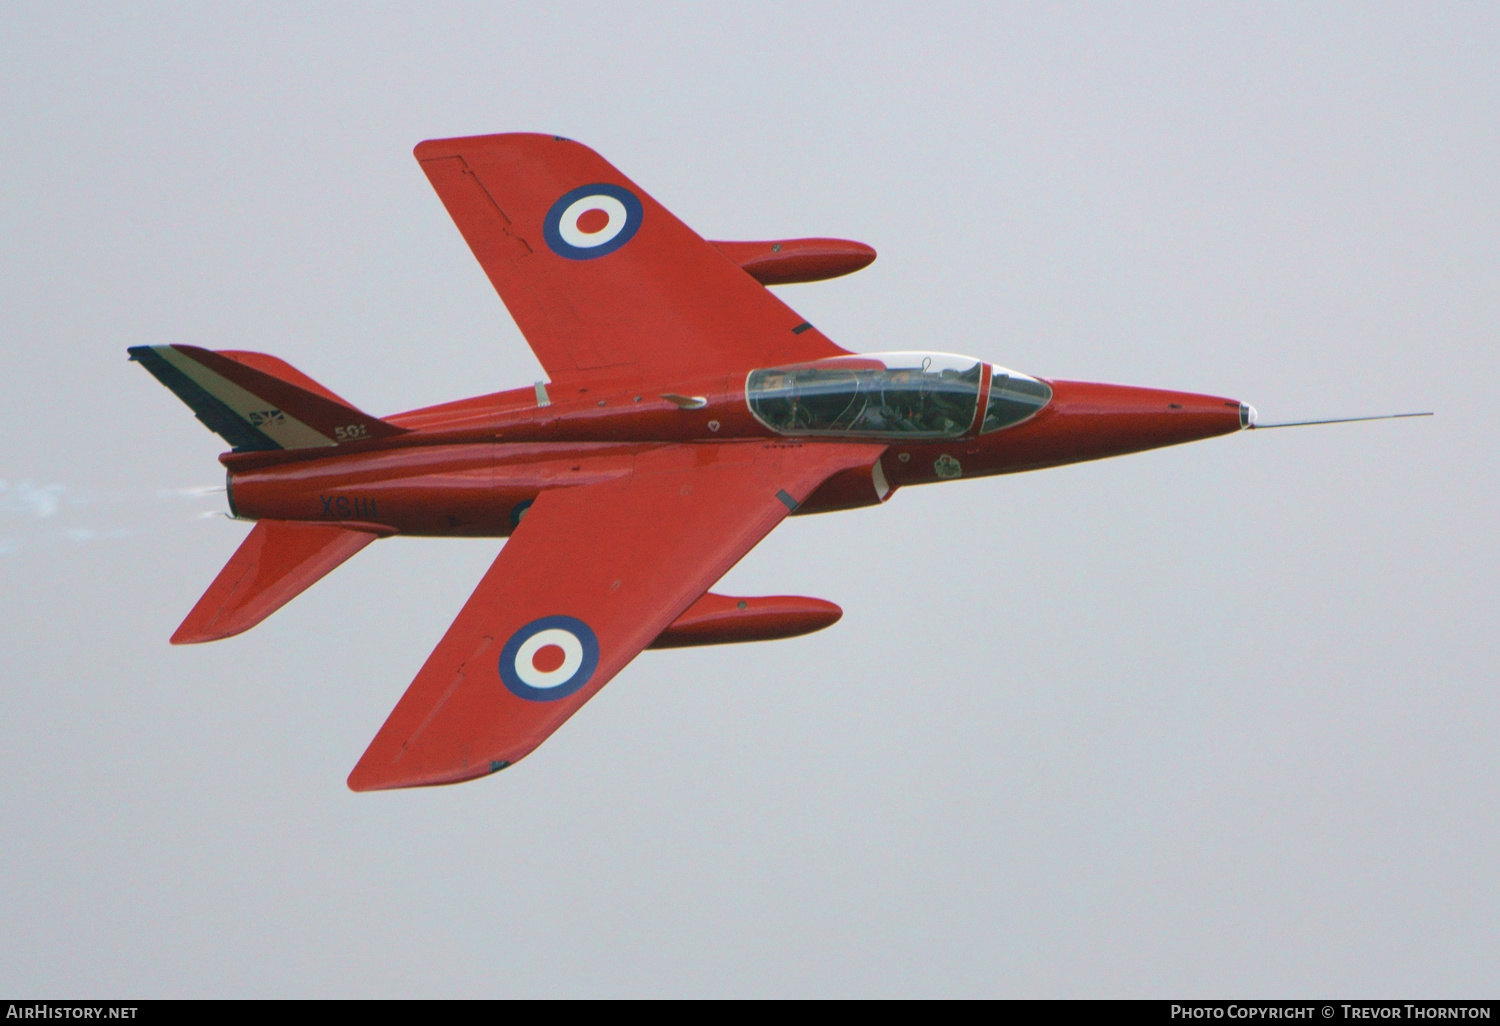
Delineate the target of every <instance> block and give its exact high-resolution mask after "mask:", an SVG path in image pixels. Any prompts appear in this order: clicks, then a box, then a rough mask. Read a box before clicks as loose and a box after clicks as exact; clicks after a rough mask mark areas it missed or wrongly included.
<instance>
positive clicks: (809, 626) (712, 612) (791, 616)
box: [646, 592, 844, 648]
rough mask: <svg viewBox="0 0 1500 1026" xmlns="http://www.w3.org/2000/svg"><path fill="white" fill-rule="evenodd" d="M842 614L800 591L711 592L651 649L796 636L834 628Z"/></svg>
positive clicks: (837, 609)
mask: <svg viewBox="0 0 1500 1026" xmlns="http://www.w3.org/2000/svg"><path fill="white" fill-rule="evenodd" d="M843 615H844V611H843V610H842V609H840V608H839V607H838V606H836V605H834V604H833V603H832V602H824V601H823V600H822V599H815V598H804V597H802V596H801V595H770V596H766V597H763V598H735V597H733V596H730V595H715V594H714V593H713V592H709V593H708V594H706V595H704V596H703V597H702V598H700V599H699V600H698V601H697V602H694V603H693V604H692V605H691V606H689V607H688V608H687V611H686V612H684V613H683V614H682V615H681V616H679V617H678V618H677V619H676V620H673V621H672V626H670V627H668V628H667V629H666V630H664V631H662V632H661V634H659V635H657V638H656V640H655V641H653V642H652V643H651V644H649V645H647V646H646V647H647V648H689V647H692V646H696V645H730V644H735V643H738V642H742V641H775V640H778V639H780V638H795V637H799V636H800V635H803V634H811V633H812V632H813V631H820V630H822V629H823V628H824V627H832V626H833V625H834V624H836V623H838V621H839V618H840V617H842V616H843Z"/></svg>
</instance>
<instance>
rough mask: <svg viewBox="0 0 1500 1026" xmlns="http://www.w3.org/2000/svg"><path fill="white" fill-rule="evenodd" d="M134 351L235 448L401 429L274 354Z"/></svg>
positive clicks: (308, 443)
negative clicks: (360, 408) (340, 395)
mask: <svg viewBox="0 0 1500 1026" xmlns="http://www.w3.org/2000/svg"><path fill="white" fill-rule="evenodd" d="M129 352H130V358H131V359H132V360H135V361H136V362H137V363H139V364H140V365H141V366H142V367H145V368H146V370H148V371H150V372H151V375H152V376H153V377H155V378H156V380H158V381H160V382H161V383H162V384H163V385H166V386H167V387H168V388H170V389H171V390H172V392H173V394H175V395H176V396H177V398H179V399H181V400H182V401H183V402H185V403H187V405H188V407H189V408H191V409H192V411H193V413H195V414H196V415H197V417H198V419H199V420H201V421H202V422H203V423H204V424H205V425H207V427H208V429H209V430H210V431H212V432H214V433H215V434H217V435H219V436H220V437H221V438H223V439H224V440H225V441H226V442H228V443H229V444H230V445H231V446H232V447H233V448H234V450H235V451H236V452H247V451H257V450H266V449H312V448H318V447H320V446H332V445H338V444H340V443H343V442H359V441H364V440H367V439H372V438H388V437H390V436H391V435H399V434H403V433H404V432H403V429H401V428H398V427H396V426H395V425H394V424H387V423H386V422H385V421H383V420H381V419H379V418H378V417H372V416H370V415H369V414H368V413H364V412H362V411H361V410H358V409H355V408H354V407H353V406H350V405H349V404H348V403H346V402H344V401H343V400H342V399H339V398H338V397H337V396H335V395H334V394H333V393H332V392H330V391H328V390H327V389H326V388H324V387H322V386H321V385H319V384H317V382H315V381H313V380H312V379H311V378H309V377H307V376H306V375H304V374H302V373H301V372H300V371H297V370H296V369H295V368H293V367H292V366H290V365H289V364H287V363H284V362H283V361H281V360H278V359H276V358H275V357H274V356H266V355H264V354H262V353H240V352H236V353H232V354H231V353H215V352H212V351H210V350H207V349H199V348H198V347H197V346H133V347H131V349H130V350H129Z"/></svg>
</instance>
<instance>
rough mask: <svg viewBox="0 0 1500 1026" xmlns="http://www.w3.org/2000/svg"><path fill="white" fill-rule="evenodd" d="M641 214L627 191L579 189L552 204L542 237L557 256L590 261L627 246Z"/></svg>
mask: <svg viewBox="0 0 1500 1026" xmlns="http://www.w3.org/2000/svg"><path fill="white" fill-rule="evenodd" d="M642 212H643V211H642V208H641V201H640V200H639V199H637V198H636V195H635V193H633V192H631V191H630V190H629V189H626V188H623V187H621V186H618V185H610V184H608V183H607V182H598V183H595V184H594V185H580V186H579V187H578V188H576V189H574V190H572V191H571V192H567V193H564V194H563V196H562V197H561V198H560V199H559V200H558V201H557V202H556V203H554V204H552V209H551V210H549V211H547V218H546V220H544V221H543V222H542V237H543V238H545V239H546V240H547V246H548V248H549V249H551V250H552V252H554V253H556V254H557V255H558V256H561V257H567V258H568V259H569V260H592V259H594V258H595V257H602V256H605V255H607V254H610V253H613V252H614V251H615V250H617V249H619V248H620V247H621V246H623V245H625V243H627V242H629V241H630V240H631V238H632V237H634V235H635V233H636V231H637V230H638V229H639V228H640V227H641V214H642Z"/></svg>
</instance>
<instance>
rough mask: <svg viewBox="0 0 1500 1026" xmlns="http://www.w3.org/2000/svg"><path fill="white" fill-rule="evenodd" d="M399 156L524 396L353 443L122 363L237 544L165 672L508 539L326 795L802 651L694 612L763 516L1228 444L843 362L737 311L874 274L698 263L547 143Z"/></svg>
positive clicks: (1123, 415) (946, 368)
mask: <svg viewBox="0 0 1500 1026" xmlns="http://www.w3.org/2000/svg"><path fill="white" fill-rule="evenodd" d="M416 158H417V160H418V162H419V163H420V164H421V166H422V170H423V171H424V172H426V174H427V177H428V179H429V180H431V182H432V185H433V187H434V188H435V189H436V190H437V192H438V195H439V196H440V197H441V198H442V201H443V204H444V205H445V206H446V207H447V208H448V213H449V214H450V215H452V217H453V220H454V222H455V223H456V224H457V225H458V229H459V231H460V232H461V233H462V234H463V237H464V240H465V241H466V242H467V243H468V244H469V248H470V249H471V250H473V252H474V255H475V256H476V257H477V258H478V259H479V262H480V264H481V265H482V266H483V267H484V270H485V273H486V274H488V275H489V279H490V281H491V283H492V284H493V285H494V286H495V291H496V292H498V293H499V294H500V298H501V299H502V300H503V301H504V302H505V305H506V308H507V309H508V310H509V311H510V313H511V316H512V317H514V318H515V320H516V323H517V325H519V326H520V329H521V332H522V334H523V335H525V337H526V340H527V341H528V342H529V343H530V345H531V348H532V349H533V351H534V352H535V353H536V356H537V358H538V359H539V360H540V361H541V363H542V366H543V368H544V369H545V371H546V373H547V375H548V380H547V381H545V382H538V383H537V384H536V385H535V387H533V388H522V389H513V390H511V391H507V392H496V393H492V394H489V395H482V396H478V397H476V398H473V399H464V400H461V401H459V402H452V403H445V404H443V405H441V406H433V407H429V408H427V409H420V410H413V411H411V412H409V413H401V414H397V415H395V416H391V417H386V418H384V419H380V418H377V417H372V416H370V415H369V414H367V413H364V412H362V411H361V410H359V409H358V408H357V407H355V406H354V405H353V404H351V403H349V402H348V401H346V400H344V399H341V398H340V397H339V396H337V395H335V394H334V393H333V392H330V391H329V390H328V389H326V388H324V387H323V386H322V385H320V384H318V383H317V382H315V381H313V380H312V379H310V378H308V377H307V376H306V375H304V374H301V373H300V372H298V371H297V370H295V369H294V368H292V367H291V366H289V365H288V364H286V363H284V362H283V361H281V360H279V359H277V358H276V357H274V356H267V355H265V354H263V353H249V352H234V351H224V352H211V351H208V350H205V349H199V348H196V347H194V346H185V345H163V346H140V347H135V348H132V349H130V351H129V352H130V356H131V358H132V359H134V360H136V361H139V362H140V363H141V365H142V366H144V367H145V368H146V370H148V371H150V372H151V374H153V375H154V376H155V377H156V378H157V379H158V380H159V381H160V382H161V383H162V384H164V385H166V386H167V387H168V388H169V389H171V390H172V391H173V392H174V393H176V395H177V396H178V398H180V399H182V400H183V401H184V402H185V403H187V405H188V406H190V407H191V408H192V410H193V412H194V413H195V414H197V416H198V419H199V420H201V421H203V423H204V424H205V425H207V426H208V427H209V429H210V430H212V431H214V432H216V433H218V434H219V435H221V436H222V437H223V438H224V439H225V440H226V441H227V442H228V443H229V444H230V445H231V446H232V447H233V448H232V450H231V451H230V452H228V453H225V454H224V455H223V456H221V457H220V461H221V462H222V463H223V464H224V466H225V467H227V468H228V496H229V508H230V512H231V513H232V514H233V515H234V516H235V517H237V518H239V519H242V520H253V521H256V524H255V527H254V528H253V529H252V530H251V531H250V534H249V535H248V536H247V537H246V538H245V541H244V543H243V544H242V545H241V546H240V547H239V550H238V551H237V552H235V554H234V556H233V557H232V558H231V559H230V561H229V563H228V565H227V566H225V567H224V569H223V570H222V571H221V572H220V573H219V576H218V577H217V578H216V579H215V580H214V582H213V584H211V585H210V586H209V589H208V591H207V592H206V593H205V594H204V595H203V598H202V599H200V600H199V602H198V604H197V605H196V606H194V607H193V610H192V612H190V613H189V614H188V616H187V619H186V620H184V621H183V623H182V626H181V627H179V628H178V629H177V632H176V633H175V634H174V635H173V636H172V642H173V644H179V645H181V644H192V643H196V642H202V641H213V640H216V639H218V638H225V637H229V636H230V635H234V634H239V633H240V632H242V631H246V630H249V629H250V628H251V627H253V626H255V625H256V624H257V623H259V622H260V621H262V620H264V619H265V618H266V617H267V616H270V615H271V614H272V613H273V612H275V611H276V610H277V609H279V608H281V607H282V606H283V605H285V604H286V603H287V602H289V601H291V599H293V598H295V597H296V596H297V595H298V594H300V593H301V592H302V591H304V590H306V589H307V588H308V587H310V586H311V585H312V584H313V583H314V582H316V581H317V580H318V579H319V578H321V577H323V576H324V575H325V574H327V573H329V572H330V571H331V570H333V569H334V568H335V567H337V566H338V565H339V564H340V563H342V562H343V561H344V560H346V559H348V558H349V557H350V556H352V555H354V554H355V553H356V552H358V551H359V550H360V549H362V548H364V547H365V546H366V545H368V544H369V543H370V542H372V541H374V540H375V539H377V538H384V537H387V536H389V535H394V534H405V535H422V536H440V537H451V536H461V537H475V536H482V537H508V538H509V539H510V541H509V543H507V544H506V545H505V546H504V548H503V549H502V550H501V552H500V555H499V556H498V557H497V558H496V559H495V562H494V564H493V565H492V566H491V567H490V569H489V571H488V572H487V573H486V574H485V575H484V578H483V579H482V580H481V581H480V582H479V586H478V587H477V588H476V589H475V590H474V594H473V595H471V596H470V597H469V601H468V602H467V603H466V604H465V605H464V607H463V609H462V610H461V611H460V612H459V614H458V618H457V619H456V620H454V622H453V625H452V626H451V627H450V628H449V629H448V633H447V634H445V635H444V636H443V639H442V641H440V642H439V643H438V646H437V648H436V649H435V650H434V651H433V653H432V655H431V656H429V657H428V659H427V662H426V664H425V665H424V666H423V667H422V670H421V672H420V673H418V674H417V677H416V679H415V680H414V681H413V682H412V684H411V686H410V687H409V688H408V689H407V691H406V693H405V695H403V696H402V698H401V700H400V702H399V703H397V705H396V708H395V709H394V710H393V711H392V712H391V715H390V717H389V718H388V719H387V720H386V722H385V725H384V726H383V727H382V728H381V730H380V732H379V733H378V734H377V735H376V736H375V739H374V740H373V741H372V742H371V743H370V746H369V748H368V749H367V750H366V752H365V754H364V756H363V757H362V758H361V759H360V760H359V763H358V765H356V766H355V767H354V770H353V772H352V773H351V774H350V775H349V786H350V787H351V788H352V789H354V790H356V791H368V790H376V789H382V788H395V787H414V786H420V785H428V784H449V783H455V782H457V781H462V780H469V779H472V778H475V777H480V776H484V775H486V774H490V773H494V772H495V771H497V770H501V769H504V768H505V767H507V766H510V765H513V764H514V763H515V762H516V761H517V760H519V759H521V758H522V757H524V756H525V755H527V754H528V753H529V752H531V751H532V749H534V748H536V746H537V745H539V744H541V743H542V741H544V740H545V739H546V738H547V736H548V735H550V734H551V733H552V732H553V731H554V730H556V729H557V728H558V727H559V726H561V725H562V723H563V721H564V720H566V719H567V718H568V717H569V716H571V715H573V713H574V712H576V711H577V710H578V708H579V706H581V705H583V703H585V702H587V701H588V700H589V699H590V698H591V697H593V695H594V694H595V693H596V692H597V691H598V690H599V689H600V688H602V687H603V686H604V685H605V684H606V683H608V682H609V680H610V678H612V677H614V675H615V674H617V673H619V672H620V670H621V669H623V668H624V666H625V664H626V663H628V662H630V660H631V659H633V658H635V655H636V653H638V652H640V651H641V649H643V648H670V647H674V646H685V645H713V644H722V643H725V642H736V641H761V640H767V639H772V638H785V637H793V636H795V635H799V634H806V633H808V632H810V631H815V630H819V629H821V628H823V627H827V626H828V625H830V624H832V623H833V622H834V621H836V620H837V619H838V618H839V617H840V615H841V610H840V609H839V608H838V607H837V606H835V605H833V604H832V603H830V602H823V601H820V600H818V599H810V598H798V597H787V596H778V597H773V598H735V597H730V596H724V595H716V594H714V593H712V592H710V591H709V590H708V589H709V588H710V587H711V586H712V585H713V584H714V582H715V581H717V580H718V579H719V578H720V577H722V576H723V575H724V573H725V572H726V571H727V570H729V568H730V567H732V566H733V565H734V564H735V563H736V562H738V561H739V559H740V558H741V557H743V556H744V555H745V553H747V552H749V551H750V550H751V549H752V548H753V547H754V546H755V545H756V543H757V542H759V541H760V540H761V539H762V538H764V537H765V536H766V535H767V534H768V533H770V531H771V529H772V528H774V527H775V526H776V525H777V524H779V523H780V522H781V520H782V518H784V517H787V516H790V515H792V514H802V513H825V512H829V511H831V510H842V509H852V508H855V507H859V506H875V505H879V504H880V503H883V502H885V501H887V500H888V499H889V498H890V497H891V495H892V494H893V493H894V492H895V491H896V490H897V489H898V488H901V487H903V486H905V485H916V484H928V483H931V482H934V481H951V480H957V479H959V478H966V477H982V476H986V475H989V474H1009V473H1015V472H1016V471H1022V470H1037V469H1040V468H1043V467H1055V466H1059V465H1061V464H1065V463H1076V462H1079V461H1081V460H1095V459H1101V458H1103V457H1106V456H1118V455H1120V454H1122V453H1129V452H1139V451H1141V450H1143V449H1154V448H1156V447H1158V446H1164V445H1176V444H1178V443H1180V442H1191V441H1195V440H1197V439H1200V438H1209V437H1211V436H1214V435H1224V434H1230V433H1232V432H1236V431H1239V430H1241V429H1243V428H1249V427H1253V426H1254V425H1255V411H1254V409H1252V408H1251V407H1249V406H1246V405H1245V404H1243V403H1241V402H1239V401H1238V400H1236V399H1226V398H1223V397H1221V396H1212V395H1194V394H1191V393H1186V392H1167V391H1162V390H1159V389H1151V388H1128V387H1124V386H1120V385H1100V384H1089V383H1085V382H1077V381H1044V380H1042V379H1039V378H1035V377H1031V376H1029V375H1026V374H1021V373H1018V372H1016V371H1013V370H1007V369H1005V368H1003V367H998V366H995V365H993V364H989V363H985V362H983V361H980V360H976V359H973V358H971V357H966V356H956V355H953V354H949V353H928V352H892V353H873V354H868V355H862V356H860V355H854V354H851V353H849V352H847V351H846V350H844V349H841V348H839V347H838V346H837V345H835V344H834V343H833V342H831V341H830V340H829V339H828V338H827V337H825V336H824V335H823V334H822V333H821V332H820V331H818V329H817V328H815V327H813V326H812V325H811V324H809V323H807V321H805V320H803V319H802V318H801V317H799V316H798V315H797V314H796V313H795V312H793V311H792V310H791V308H790V307H788V306H787V305H786V304H785V303H783V302H781V300H780V299H778V298H777V297H776V296H775V295H773V294H772V293H771V292H770V290H769V289H767V288H766V286H767V285H777V284H785V283H790V282H807V281H818V280H821V279H826V278H833V277H837V276H839V275H842V274H848V273H850V272H852V271H856V270H858V269H860V268H862V267H864V266H866V265H868V264H869V263H870V262H871V261H873V260H874V259H875V251H874V250H872V249H871V248H870V247H868V246H864V245H861V244H859V243H855V242H845V241H841V240H837V239H791V240H782V241H780V242H708V241H706V240H704V239H702V238H700V237H699V236H698V235H697V234H695V233H694V232H693V230H692V229H691V228H689V227H688V226H687V225H685V224H683V223H682V222H681V221H679V220H678V219H677V218H675V217H673V216H672V214H671V213H670V212H668V211H667V209H666V208H665V207H663V206H662V205H661V204H659V203H657V202H656V201H655V200H654V199H652V198H651V197H650V196H649V195H647V194H646V192H645V190H643V189H641V188H640V186H638V185H636V184H635V183H634V182H632V181H630V180H629V179H628V178H626V177H625V176H624V175H622V174H621V173H620V172H619V171H617V170H616V169H615V168H614V167H612V166H611V165H610V164H609V163H607V162H606V161H605V160H604V159H603V158H601V157H600V156H599V155H598V154H596V153H594V152H593V151H592V150H590V149H588V148H587V147H585V146H581V145H579V144H578V143H576V142H572V141H570V140H567V139H562V138H559V137H555V136H549V135H491V136H478V137H473V138H464V139H440V140H434V141H430V142H424V143H422V144H420V145H419V146H417V148H416Z"/></svg>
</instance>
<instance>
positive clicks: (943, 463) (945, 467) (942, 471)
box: [932, 453, 964, 477]
mask: <svg viewBox="0 0 1500 1026" xmlns="http://www.w3.org/2000/svg"><path fill="white" fill-rule="evenodd" d="M932 470H933V472H934V473H935V474H937V476H938V477H963V476H964V468H963V464H961V463H959V462H958V460H956V459H954V458H953V457H952V456H949V455H948V454H947V453H943V454H942V455H941V456H939V457H938V458H937V459H936V460H934V461H933V464H932Z"/></svg>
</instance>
